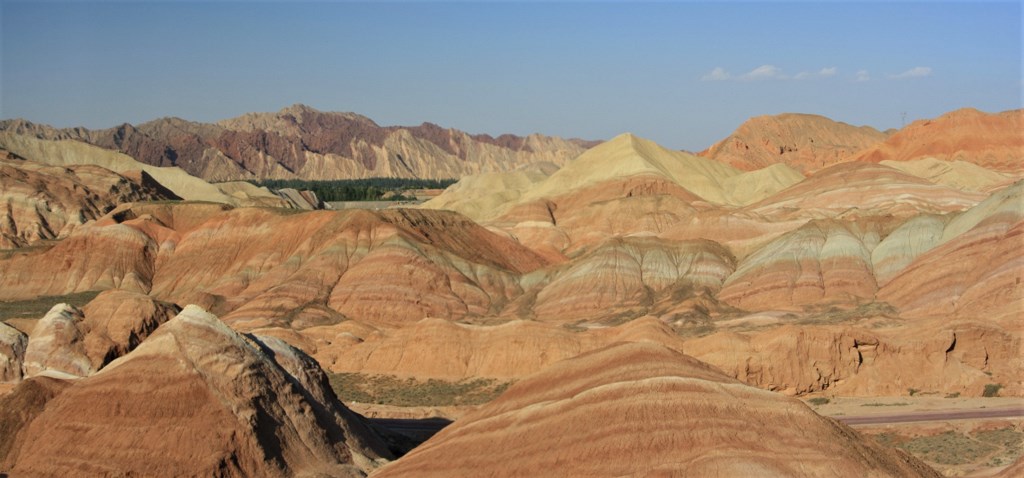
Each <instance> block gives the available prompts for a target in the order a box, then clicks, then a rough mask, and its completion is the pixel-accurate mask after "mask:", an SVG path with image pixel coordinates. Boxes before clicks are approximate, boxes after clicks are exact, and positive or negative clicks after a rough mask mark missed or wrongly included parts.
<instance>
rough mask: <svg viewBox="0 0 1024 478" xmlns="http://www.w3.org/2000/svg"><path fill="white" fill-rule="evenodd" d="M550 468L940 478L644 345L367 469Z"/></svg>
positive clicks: (513, 398) (796, 406) (781, 401)
mask: <svg viewBox="0 0 1024 478" xmlns="http://www.w3.org/2000/svg"><path fill="white" fill-rule="evenodd" d="M569 434H571V435H569ZM552 474H558V475H561V476H625V475H652V474H653V475H660V476H723V477H726V476H728V477H732V476H851V475H853V476H938V474H937V473H935V472H934V471H932V470H931V469H929V468H928V467H927V466H926V465H924V464H922V463H921V462H919V461H917V460H916V459H913V458H911V457H909V456H907V455H904V454H902V453H900V452H897V451H894V450H890V449H885V448H883V447H881V446H879V445H878V444H876V443H875V442H874V441H872V440H870V439H866V438H863V437H861V436H860V435H858V434H857V433H856V432H854V431H853V430H851V429H850V428H848V427H846V426H844V425H841V424H839V423H837V422H834V421H832V420H830V419H827V418H823V417H820V416H818V415H816V414H815V413H814V412H812V411H811V410H810V409H809V408H807V406H806V405H804V404H803V403H801V402H799V401H796V400H792V399H788V398H785V397H782V396H780V395H777V394H773V393H770V392H765V391H762V390H759V389H756V388H753V387H750V386H747V385H744V384H741V383H739V382H737V381H735V380H733V379H730V378H728V377H726V376H724V375H722V374H721V373H720V372H718V371H716V370H714V369H712V368H710V367H708V366H706V365H704V364H703V363H701V362H699V361H697V360H694V359H692V358H690V357H687V356H685V355H681V354H679V353H677V352H673V351H671V350H668V349H666V348H664V347H662V346H660V345H655V344H650V343H636V344H625V345H617V346H611V347H608V348H605V349H601V350H598V351H594V352H591V353H587V354H583V355H581V356H579V357H576V358H574V359H569V360H565V361H562V362H559V363H557V364H555V365H552V366H551V367H548V368H546V369H544V370H543V371H541V372H539V373H537V374H535V375H533V376H531V377H529V378H526V379H523V380H522V381H520V382H518V383H516V384H515V385H513V386H512V387H511V388H509V389H508V391H507V392H505V393H504V394H503V395H502V396H501V397H499V398H498V399H496V400H495V401H493V402H491V403H489V404H487V405H485V406H483V407H481V408H480V409H478V410H477V411H475V412H473V413H471V414H469V415H466V416H465V417H463V418H461V419H459V420H458V421H457V422H455V423H454V424H452V425H451V426H449V427H448V428H446V429H444V430H442V431H441V432H440V433H439V434H437V435H436V436H434V437H433V438H432V439H430V440H429V441H427V442H426V443H424V444H423V445H421V446H420V447H418V448H416V449H414V450H413V451H412V452H410V453H409V454H408V455H406V456H405V457H403V458H402V459H400V460H398V461H396V462H394V463H392V464H390V465H388V466H386V467H384V468H382V469H381V470H380V471H379V472H377V473H375V474H374V476H379V477H388V476H413V475H415V476H470V475H476V476H481V475H482V476H541V475H552Z"/></svg>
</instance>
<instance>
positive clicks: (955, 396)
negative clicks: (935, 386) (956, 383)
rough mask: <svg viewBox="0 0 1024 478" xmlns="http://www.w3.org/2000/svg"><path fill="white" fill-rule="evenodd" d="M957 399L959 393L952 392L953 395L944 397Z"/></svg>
mask: <svg viewBox="0 0 1024 478" xmlns="http://www.w3.org/2000/svg"><path fill="white" fill-rule="evenodd" d="M959 397H960V392H953V393H950V394H947V395H946V398H959Z"/></svg>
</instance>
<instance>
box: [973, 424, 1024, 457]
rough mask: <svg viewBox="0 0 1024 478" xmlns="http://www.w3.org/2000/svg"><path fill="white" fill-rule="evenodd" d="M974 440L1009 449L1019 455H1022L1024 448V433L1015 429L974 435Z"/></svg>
mask: <svg viewBox="0 0 1024 478" xmlns="http://www.w3.org/2000/svg"><path fill="white" fill-rule="evenodd" d="M974 438H976V439H978V441H981V442H984V443H991V444H993V445H997V446H1001V447H1005V448H1007V449H1011V450H1017V451H1018V455H1019V454H1020V451H1021V448H1022V447H1024V432H1022V431H1020V430H1016V429H1014V428H1013V427H1006V428H1000V429H998V430H985V431H982V432H977V433H975V434H974Z"/></svg>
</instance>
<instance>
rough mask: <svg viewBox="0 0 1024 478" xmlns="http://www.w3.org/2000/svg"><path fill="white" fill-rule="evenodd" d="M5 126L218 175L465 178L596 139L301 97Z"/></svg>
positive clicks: (560, 156)
mask: <svg viewBox="0 0 1024 478" xmlns="http://www.w3.org/2000/svg"><path fill="white" fill-rule="evenodd" d="M0 129H3V130H6V131H9V132H14V133H19V134H27V135H32V136H37V137H40V138H46V139H73V140H78V141H84V142H87V143H90V144H94V145H96V146H99V147H102V148H106V149H109V150H114V151H118V152H121V153H124V154H127V155H129V156H131V157H133V158H135V159H137V160H139V161H141V162H143V163H146V164H150V165H154V166H177V167H179V168H181V169H183V170H185V171H187V172H188V173H189V174H192V175H193V176H197V177H200V178H203V179H206V180H209V181H227V180H238V179H252V178H260V179H267V178H302V179H350V178H369V177H396V178H431V179H447V178H459V177H462V176H465V175H468V174H476V173H481V172H486V171H508V170H511V169H515V168H517V167H520V166H523V165H526V164H530V163H536V162H544V161H548V162H553V163H555V164H559V165H561V164H564V163H565V162H566V161H568V160H569V159H572V158H573V157H575V156H577V155H578V154H580V153H581V152H583V151H584V150H585V149H586V148H588V147H589V146H591V145H592V143H590V142H587V141H580V140H563V139H561V138H556V137H549V136H543V135H539V134H533V135H530V136H526V137H520V136H514V135H502V136H499V137H497V138H493V137H491V136H488V135H485V134H483V135H470V134H467V133H464V132H462V131H458V130H455V129H445V128H441V127H440V126H437V125H434V124H430V123H424V124H422V125H420V126H415V127H397V126H393V127H382V126H379V125H377V124H376V123H374V122H373V121H372V120H370V119H369V118H366V117H364V116H360V115H357V114H353V113H327V112H321V111H317V110H315V109H313V108H310V107H308V106H304V105H294V106H290V107H288V108H284V109H282V110H281V111H278V112H276V113H249V114H246V115H243V116H240V117H237V118H233V119H229V120H224V121H221V122H219V123H216V124H206V123H195V122H189V121H185V120H181V119H178V118H162V119H158V120H155V121H151V122H148V123H143V124H141V125H139V126H138V127H136V126H132V125H129V124H124V125H121V126H118V127H115V128H110V129H106V130H93V131H90V130H86V129H83V128H74V129H63V130H58V129H54V128H50V127H47V126H41V125H35V124H32V123H29V122H26V121H23V120H11V121H5V122H2V123H0Z"/></svg>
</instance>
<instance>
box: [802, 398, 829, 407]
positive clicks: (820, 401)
mask: <svg viewBox="0 0 1024 478" xmlns="http://www.w3.org/2000/svg"><path fill="white" fill-rule="evenodd" d="M828 402H830V400H829V399H828V398H827V397H814V398H809V399H807V403H810V404H811V405H814V406H820V405H824V404H826V403H828Z"/></svg>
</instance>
